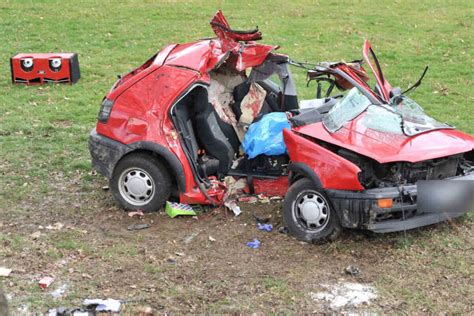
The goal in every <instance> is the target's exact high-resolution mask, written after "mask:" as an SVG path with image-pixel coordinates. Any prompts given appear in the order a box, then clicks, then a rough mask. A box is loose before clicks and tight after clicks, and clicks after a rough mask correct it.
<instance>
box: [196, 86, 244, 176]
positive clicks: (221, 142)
mask: <svg viewBox="0 0 474 316" xmlns="http://www.w3.org/2000/svg"><path fill="white" fill-rule="evenodd" d="M193 105H194V113H195V115H194V122H195V126H196V134H197V138H198V139H199V141H200V143H201V144H202V146H203V147H204V149H205V150H206V152H207V153H208V154H209V155H210V156H212V157H214V158H216V159H218V160H219V168H218V170H217V173H218V175H219V176H222V175H225V174H227V172H228V171H229V169H230V167H231V165H232V161H233V159H234V154H235V151H234V148H233V146H232V144H231V142H230V141H229V138H228V137H227V136H226V134H225V133H224V130H226V129H225V128H224V129H223V128H222V127H221V125H222V124H224V122H219V121H220V118H219V116H218V115H217V113H216V112H215V110H214V107H213V106H212V104H210V103H209V102H208V97H207V91H206V90H204V89H200V90H199V91H198V92H197V93H196V94H195V98H194V104H193ZM229 126H230V125H229ZM230 127H231V126H230ZM226 131H227V133H230V132H232V133H234V135H235V132H234V130H233V129H229V130H226ZM235 137H237V136H236V135H235ZM237 141H238V140H237Z"/></svg>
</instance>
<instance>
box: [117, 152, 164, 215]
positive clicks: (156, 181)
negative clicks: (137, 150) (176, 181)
mask: <svg viewBox="0 0 474 316" xmlns="http://www.w3.org/2000/svg"><path fill="white" fill-rule="evenodd" d="M171 185H172V183H171V179H170V175H169V173H168V172H167V171H166V169H165V168H164V167H163V164H162V163H161V162H160V160H159V159H158V158H156V157H154V156H151V155H147V154H132V155H129V156H126V157H125V158H123V159H122V160H120V161H119V162H118V163H117V166H116V167H115V169H114V172H113V175H112V178H111V179H110V183H109V187H110V190H111V191H112V194H113V196H114V197H115V199H116V200H117V201H118V203H119V204H120V206H121V207H122V208H123V209H124V210H126V211H135V210H141V211H143V212H147V213H149V212H156V211H159V210H160V209H161V208H162V207H163V205H164V203H165V202H166V200H167V199H168V198H169V196H170V192H171Z"/></svg>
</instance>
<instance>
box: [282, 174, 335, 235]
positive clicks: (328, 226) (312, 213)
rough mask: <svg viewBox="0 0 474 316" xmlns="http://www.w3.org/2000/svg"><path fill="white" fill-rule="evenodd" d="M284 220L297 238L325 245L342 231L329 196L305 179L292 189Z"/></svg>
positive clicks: (287, 201)
mask: <svg viewBox="0 0 474 316" xmlns="http://www.w3.org/2000/svg"><path fill="white" fill-rule="evenodd" d="M283 221H284V223H285V225H286V227H287V228H288V231H289V233H290V234H291V235H293V236H294V237H296V239H298V240H301V241H305V242H310V243H323V242H328V241H333V240H335V239H336V238H337V236H339V234H340V232H341V225H340V223H339V217H338V215H337V213H336V212H335V210H334V207H333V206H332V204H331V201H330V200H329V198H328V197H327V195H326V194H325V193H324V192H323V191H322V190H319V189H317V188H316V187H315V185H314V183H313V181H311V180H310V179H308V178H303V179H300V180H298V181H296V182H295V183H294V184H292V185H291V186H290V188H289V189H288V192H287V193H286V195H285V200H284V202H283Z"/></svg>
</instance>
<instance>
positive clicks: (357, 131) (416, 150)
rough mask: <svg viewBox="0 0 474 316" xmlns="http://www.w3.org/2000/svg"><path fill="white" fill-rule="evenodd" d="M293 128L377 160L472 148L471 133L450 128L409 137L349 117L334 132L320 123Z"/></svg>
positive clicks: (419, 157)
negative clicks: (343, 124)
mask: <svg viewBox="0 0 474 316" xmlns="http://www.w3.org/2000/svg"><path fill="white" fill-rule="evenodd" d="M293 130H294V131H295V132H298V133H300V134H303V135H307V136H310V137H313V138H316V139H320V140H323V141H325V142H328V143H331V144H334V145H337V146H339V147H343V148H346V149H349V150H351V151H354V152H357V153H359V154H361V155H363V156H366V157H370V158H372V159H374V160H376V161H378V162H379V163H388V162H397V161H408V162H419V161H423V160H429V159H434V158H440V157H446V156H451V155H455V154H460V153H463V152H468V151H471V150H473V149H474V137H473V136H470V135H468V134H465V133H462V132H460V131H457V130H454V129H439V130H433V131H430V132H425V133H422V134H418V135H416V136H411V137H409V136H405V135H400V134H392V133H386V132H379V131H375V130H372V129H368V128H366V127H364V126H363V125H362V124H360V123H359V124H358V120H353V121H352V122H349V123H347V124H346V125H345V126H344V127H343V128H341V129H340V130H338V131H337V132H335V133H330V132H328V131H327V130H326V128H325V127H324V126H323V123H314V124H310V125H306V126H302V127H298V128H295V129H293Z"/></svg>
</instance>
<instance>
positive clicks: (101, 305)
mask: <svg viewBox="0 0 474 316" xmlns="http://www.w3.org/2000/svg"><path fill="white" fill-rule="evenodd" d="M82 305H84V306H86V307H87V308H88V309H89V308H90V307H93V306H95V312H112V313H118V312H119V310H120V301H119V300H114V299H111V298H108V299H106V300H103V299H85V300H84V302H82Z"/></svg>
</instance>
